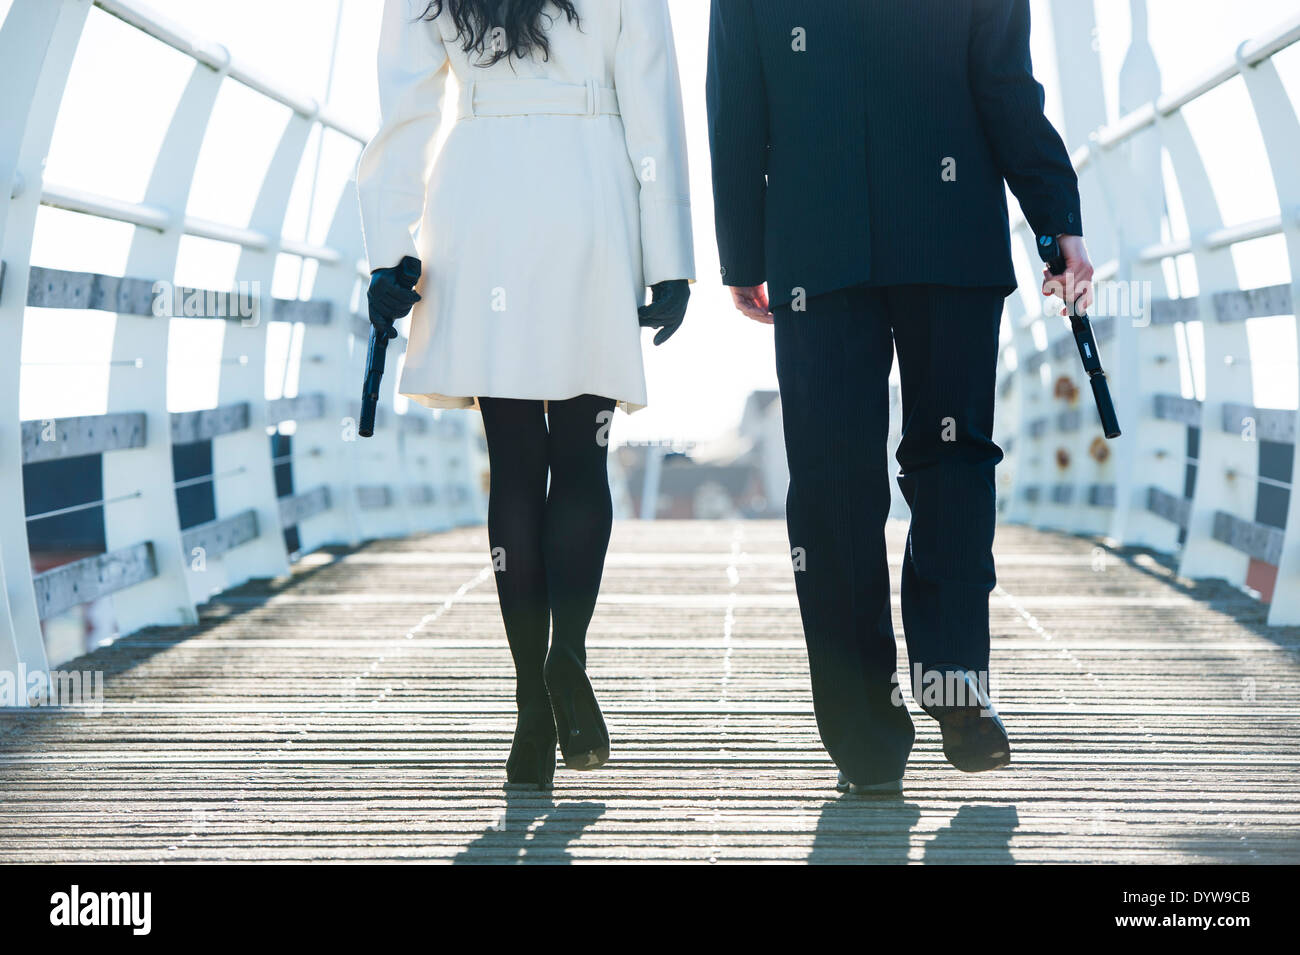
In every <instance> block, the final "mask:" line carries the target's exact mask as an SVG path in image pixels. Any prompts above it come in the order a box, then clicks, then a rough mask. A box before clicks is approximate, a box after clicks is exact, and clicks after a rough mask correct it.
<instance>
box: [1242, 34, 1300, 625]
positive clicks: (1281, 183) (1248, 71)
mask: <svg viewBox="0 0 1300 955" xmlns="http://www.w3.org/2000/svg"><path fill="white" fill-rule="evenodd" d="M1245 46H1246V45H1245V44H1243V45H1242V46H1241V47H1239V48H1238V49H1237V62H1238V65H1239V66H1240V68H1241V75H1242V77H1243V78H1244V79H1245V81H1246V90H1247V91H1248V92H1249V94H1250V100H1251V105H1252V106H1253V107H1254V109H1255V117H1256V119H1257V120H1258V121H1259V129H1260V134H1261V135H1262V136H1263V138H1264V148H1265V150H1266V152H1267V154H1268V161H1269V166H1270V167H1271V169H1272V173H1273V183H1274V185H1275V187H1276V188H1277V198H1278V203H1279V205H1280V207H1281V225H1282V235H1283V236H1284V237H1285V239H1286V248H1287V257H1288V261H1289V263H1290V266H1291V308H1292V311H1293V313H1294V315H1293V321H1297V322H1300V170H1298V169H1297V165H1296V163H1297V157H1298V156H1300V121H1298V120H1297V118H1296V111H1295V106H1294V105H1293V104H1292V103H1291V100H1290V98H1289V97H1288V96H1287V92H1286V89H1285V88H1284V87H1283V85H1282V81H1281V78H1280V77H1279V76H1278V73H1277V68H1276V67H1275V66H1274V65H1273V63H1272V61H1271V60H1262V61H1260V62H1258V63H1256V64H1255V65H1250V64H1249V62H1248V61H1246V60H1245V58H1244V57H1243V52H1244V50H1245ZM1296 337H1297V341H1298V342H1300V328H1298V329H1297V335H1296ZM1297 362H1300V349H1298V350H1297ZM1297 399H1298V401H1297V410H1296V412H1295V416H1296V420H1295V427H1294V429H1293V431H1292V438H1293V445H1292V449H1291V453H1292V460H1291V490H1290V498H1289V500H1288V502H1287V515H1286V529H1285V531H1284V536H1283V538H1282V556H1281V559H1280V561H1279V563H1278V573H1277V582H1276V584H1275V585H1274V588H1273V602H1272V605H1271V606H1270V607H1269V614H1268V622H1269V623H1270V624H1273V625H1274V626H1291V625H1295V624H1300V493H1298V492H1297V485H1300V395H1298V396H1297Z"/></svg>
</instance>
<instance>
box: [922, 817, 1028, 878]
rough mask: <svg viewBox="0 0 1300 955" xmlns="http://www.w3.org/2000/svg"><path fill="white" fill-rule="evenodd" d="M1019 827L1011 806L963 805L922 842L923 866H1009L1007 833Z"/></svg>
mask: <svg viewBox="0 0 1300 955" xmlns="http://www.w3.org/2000/svg"><path fill="white" fill-rule="evenodd" d="M1019 826H1020V814H1019V813H1018V812H1016V807H1015V806H989V805H985V804H983V803H981V804H979V805H971V804H969V803H968V804H967V805H965V806H962V807H961V808H960V809H958V810H957V813H956V814H955V815H954V816H953V817H952V818H951V819H950V820H948V825H947V826H945V827H944V828H943V829H940V830H939V831H938V833H936V834H935V836H934V838H933V839H931V840H930V841H929V842H927V843H926V844H925V856H924V857H923V860H922V861H924V862H925V863H926V865H936V864H939V865H942V864H953V863H976V864H979V865H1011V864H1012V863H1014V862H1015V861H1016V860H1015V859H1014V858H1013V857H1012V855H1011V836H1012V834H1013V833H1015V831H1016V829H1017V828H1018V827H1019Z"/></svg>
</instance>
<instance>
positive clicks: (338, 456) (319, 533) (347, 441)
mask: <svg viewBox="0 0 1300 955" xmlns="http://www.w3.org/2000/svg"><path fill="white" fill-rule="evenodd" d="M322 148H323V144H322ZM360 235H361V219H360V214H359V212H358V209H357V202H356V194H355V192H354V191H353V190H352V187H351V185H347V186H345V187H344V189H343V193H342V196H341V197H340V199H339V202H338V205H337V206H336V207H335V209H334V216H333V219H332V221H331V222H330V228H329V232H328V235H327V238H326V243H327V244H328V245H329V247H330V248H332V249H337V250H339V251H340V255H339V258H338V260H337V261H334V262H321V263H320V268H319V270H318V271H317V273H316V281H315V286H314V288H315V292H314V294H315V296H316V297H318V298H323V299H325V300H326V301H329V302H330V303H331V304H332V306H333V312H332V315H331V319H330V323H329V324H328V325H319V326H318V325H309V326H307V328H306V329H305V330H304V332H303V340H302V363H301V365H300V370H299V390H300V391H302V392H303V393H304V394H311V393H320V394H324V395H326V396H327V398H326V406H325V414H324V415H323V416H322V417H320V418H317V419H315V420H313V421H300V422H299V423H298V427H297V430H296V431H295V432H294V435H293V447H294V457H293V474H294V483H295V486H296V487H298V488H299V489H303V490H306V489H310V488H314V487H321V486H324V487H328V488H329V494H330V503H331V507H330V508H329V509H328V510H325V511H322V512H320V513H319V514H316V515H313V516H312V517H309V518H307V519H306V520H305V521H303V522H302V523H300V524H299V525H298V536H299V539H300V541H301V543H302V547H303V549H304V550H312V549H314V548H316V547H319V546H320V545H322V544H326V543H340V544H355V543H357V542H358V541H360V540H361V536H362V528H361V512H360V508H359V507H358V506H357V493H356V488H357V482H356V476H355V474H354V466H353V460H354V458H355V456H356V454H357V442H358V441H360V440H365V439H361V438H358V437H357V421H356V415H357V409H358V408H359V407H360V397H361V374H360V372H356V373H354V371H353V368H354V361H353V351H354V350H355V349H356V348H358V347H361V348H364V344H363V342H362V340H360V339H357V334H356V331H355V329H354V316H353V304H352V302H353V295H354V292H355V291H356V287H357V281H358V272H357V260H358V258H359V257H360V254H361V249H360ZM362 301H363V303H364V297H363V298H362ZM354 339H356V342H355V343H354Z"/></svg>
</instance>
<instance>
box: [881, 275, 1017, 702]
mask: <svg viewBox="0 0 1300 955" xmlns="http://www.w3.org/2000/svg"><path fill="white" fill-rule="evenodd" d="M888 293H889V312H890V320H891V322H892V324H893V328H894V342H895V345H896V347H897V349H898V365H899V373H900V376H901V384H902V393H903V436H902V441H901V442H900V444H899V448H898V463H899V467H900V471H899V475H898V483H899V487H900V488H902V491H903V496H904V497H905V498H906V499H907V503H908V505H909V506H910V507H911V509H912V524H911V529H910V531H909V533H908V537H907V550H906V553H905V554H904V558H903V580H902V597H903V631H904V636H905V637H906V639H907V648H908V656H909V658H910V664H911V672H910V674H909V676H910V677H911V679H912V680H913V682H914V683H915V678H916V672H917V670H918V668H919V669H920V670H921V671H922V673H928V672H943V671H947V670H950V669H952V668H955V667H960V668H963V669H966V670H970V671H974V672H976V673H979V674H986V673H987V671H988V663H989V606H988V596H989V591H990V590H992V588H993V585H994V582H995V577H994V568H993V528H994V522H995V518H996V510H995V484H994V468H995V466H996V465H997V463H998V462H999V461H1001V460H1002V451H1001V449H1000V448H999V447H998V446H997V445H996V444H994V442H993V438H992V434H993V400H994V384H995V378H996V373H997V349H998V327H999V324H1000V322H1001V317H1002V304H1003V295H1002V293H1001V292H1000V291H998V290H996V289H960V288H948V287H944V286H925V285H922V286H900V287H897V288H891V289H889V290H888ZM916 689H917V688H916V687H915V685H914V690H916ZM917 702H918V703H920V704H922V706H926V701H925V700H924V699H922V698H921V697H920V696H918V697H917ZM927 708H928V707H927Z"/></svg>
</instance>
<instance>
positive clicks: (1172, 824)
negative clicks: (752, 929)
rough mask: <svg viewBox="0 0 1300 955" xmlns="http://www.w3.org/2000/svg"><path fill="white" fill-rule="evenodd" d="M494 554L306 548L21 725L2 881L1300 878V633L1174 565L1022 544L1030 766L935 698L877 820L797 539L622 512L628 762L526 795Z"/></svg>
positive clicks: (618, 654) (1020, 650) (608, 648)
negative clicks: (538, 874)
mask: <svg viewBox="0 0 1300 955" xmlns="http://www.w3.org/2000/svg"><path fill="white" fill-rule="evenodd" d="M902 535H903V528H901V526H897V525H891V528H890V540H891V548H892V550H893V553H894V557H895V561H896V559H897V555H898V553H899V552H900V551H901V546H902V540H903V536H902ZM486 550H487V545H486V537H485V535H484V533H483V531H482V530H481V529H468V530H461V531H455V532H451V533H447V534H440V535H427V536H421V537H415V538H410V539H406V540H399V541H381V542H375V543H372V544H370V545H367V546H366V547H364V548H361V549H359V550H357V551H355V552H348V553H343V552H330V553H322V554H314V555H310V556H309V557H308V558H306V559H304V560H303V561H300V562H299V563H298V564H297V565H296V566H295V568H294V573H293V577H292V579H291V580H289V581H275V582H267V581H261V582H254V583H250V584H248V585H246V586H244V587H241V588H239V589H237V590H235V591H233V592H231V593H228V594H223V595H221V596H220V597H218V598H216V599H214V600H213V601H212V602H211V603H210V604H208V605H207V606H206V607H204V608H203V611H202V615H201V619H200V623H199V624H198V625H196V626H191V627H180V628H168V629H152V630H149V631H145V632H143V633H140V634H137V635H135V636H133V637H131V638H128V639H125V640H122V641H119V642H118V643H117V644H114V645H112V646H110V647H106V648H104V649H102V650H100V651H98V652H96V653H95V654H92V655H91V656H89V657H86V658H83V659H82V660H80V661H74V662H73V663H71V664H68V665H67V666H66V667H65V669H98V670H102V671H103V672H104V674H105V701H104V702H105V706H104V709H103V712H102V713H99V714H92V713H79V712H72V711H55V710H25V711H0V861H4V862H29V861H90V862H159V861H161V862H245V861H267V862H270V861H319V860H339V861H348V862H365V861H374V860H391V861H397V862H418V861H454V862H512V861H519V860H521V859H522V860H525V861H537V862H597V861H600V862H656V861H662V862H668V861H685V862H746V861H765V862H909V861H910V862H938V863H974V862H1016V861H1018V862H1109V863H1141V862H1173V863H1188V862H1279V861H1297V860H1300V842H1298V841H1297V840H1298V837H1300V772H1297V770H1300V662H1298V661H1297V657H1296V651H1297V649H1298V648H1300V628H1289V629H1278V628H1268V627H1267V626H1265V624H1264V618H1265V610H1264V608H1263V607H1261V606H1260V605H1259V604H1257V603H1255V602H1254V601H1253V600H1251V599H1250V598H1249V597H1248V596H1246V595H1244V594H1241V593H1238V592H1237V591H1235V590H1233V589H1232V588H1230V587H1227V586H1226V585H1222V584H1213V583H1209V584H1205V583H1202V584H1192V583H1190V582H1188V581H1183V580H1179V579H1178V578H1177V577H1176V575H1174V574H1173V573H1172V572H1171V571H1170V570H1169V569H1168V567H1167V565H1166V564H1165V562H1163V561H1161V560H1158V559H1156V558H1153V557H1151V556H1149V555H1145V554H1140V553H1123V554H1116V553H1113V552H1109V551H1105V550H1102V549H1099V548H1098V547H1097V545H1096V544H1095V543H1094V542H1092V541H1088V540H1084V539H1081V538H1075V537H1067V536H1062V535H1056V534H1049V533H1043V532H1038V531H1033V530H1029V529H1025V528H1017V527H1004V528H1002V529H1000V531H999V540H998V552H999V581H1000V587H999V590H998V591H997V592H996V593H995V594H994V596H993V597H992V599H991V618H992V626H993V633H994V653H993V667H994V679H995V686H996V691H997V695H998V699H999V704H1000V707H1001V709H1002V710H1003V713H1004V715H1005V717H1006V720H1007V723H1008V727H1009V729H1010V731H1011V733H1012V736H1013V743H1014V746H1015V759H1016V761H1015V763H1014V764H1013V766H1012V767H1011V768H1010V769H1008V770H1006V771H1004V772H1000V773H992V774H983V775H978V776H968V775H963V774H961V773H958V772H957V771H956V770H954V769H952V768H951V767H950V766H948V765H947V764H946V763H945V762H944V761H943V759H942V755H941V753H940V751H939V740H938V734H937V732H936V731H935V728H934V725H933V723H932V722H930V721H929V720H928V719H927V718H926V717H924V716H923V715H922V714H920V713H919V711H917V710H915V707H913V712H914V716H915V718H916V721H917V730H918V733H917V743H916V748H915V750H914V753H913V757H912V762H911V764H910V766H909V772H908V777H907V780H906V790H905V793H904V795H903V797H902V799H899V800H876V799H861V798H857V797H840V796H838V795H837V794H836V793H835V791H834V789H833V788H832V786H831V783H832V781H833V778H834V767H833V766H832V765H831V763H830V762H829V760H828V759H827V757H826V756H825V754H824V753H823V752H822V751H821V748H820V746H819V744H818V741H817V735H816V726H815V724H814V721H813V717H812V710H811V706H810V703H809V699H808V674H807V662H806V657H805V655H804V652H803V648H802V639H801V635H800V629H799V616H798V608H797V605H796V603H795V601H794V585H793V576H792V574H791V571H790V567H789V562H788V545H787V542H786V539H785V531H784V527H783V525H781V524H780V523H777V522H754V523H740V524H737V523H726V522H717V523H706V522H690V523H673V522H660V523H655V524H640V523H627V524H621V525H619V526H618V527H617V528H616V530H615V537H614V544H613V550H612V553H611V557H610V561H609V564H608V567H607V570H606V575H605V585H604V590H603V595H602V601H601V603H600V605H599V606H598V608H597V611H596V616H595V619H594V621H593V624H592V628H591V638H590V642H589V647H590V658H591V660H590V664H591V666H590V668H591V673H592V679H593V682H594V683H595V684H596V686H597V689H598V692H599V693H600V696H601V698H602V701H604V703H605V704H606V707H607V716H608V719H609V723H610V726H611V731H612V734H613V738H614V760H613V762H612V763H611V764H610V765H609V766H608V767H607V768H606V769H604V770H602V771H600V772H597V773H589V774H578V773H571V772H568V771H566V770H563V769H561V770H560V771H559V773H558V774H557V787H556V790H555V792H554V793H552V794H550V795H541V794H531V795H530V794H506V793H503V792H502V791H501V789H500V783H501V781H502V779H503V776H504V769H503V764H504V760H505V754H506V752H507V750H508V748H509V740H510V733H511V731H512V729H513V716H512V706H511V700H512V692H513V687H512V669H511V664H510V657H509V653H508V651H507V649H506V646H505V642H504V637H503V635H502V631H501V621H500V616H499V612H498V611H497V608H496V606H495V594H494V588H493V584H492V579H491V576H490V574H488V573H486V571H485V567H486V556H485V555H486ZM480 555H484V556H480ZM895 625H896V627H897V628H898V630H899V632H900V634H901V621H900V620H898V619H897V616H896V619H895ZM905 661H906V653H905V650H904V649H903V646H902V641H901V639H900V663H905Z"/></svg>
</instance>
